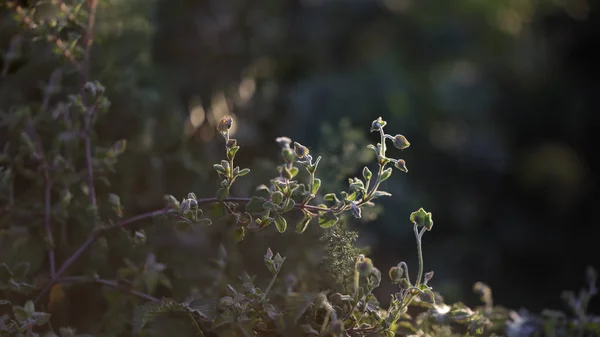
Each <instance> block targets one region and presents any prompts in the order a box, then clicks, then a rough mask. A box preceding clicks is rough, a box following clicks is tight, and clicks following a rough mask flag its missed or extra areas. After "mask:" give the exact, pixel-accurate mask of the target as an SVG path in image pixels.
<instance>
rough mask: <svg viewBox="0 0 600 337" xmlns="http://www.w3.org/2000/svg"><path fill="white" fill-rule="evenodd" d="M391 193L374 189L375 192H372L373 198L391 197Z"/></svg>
mask: <svg viewBox="0 0 600 337" xmlns="http://www.w3.org/2000/svg"><path fill="white" fill-rule="evenodd" d="M391 196H392V194H391V193H388V192H386V191H375V193H373V198H379V197H391Z"/></svg>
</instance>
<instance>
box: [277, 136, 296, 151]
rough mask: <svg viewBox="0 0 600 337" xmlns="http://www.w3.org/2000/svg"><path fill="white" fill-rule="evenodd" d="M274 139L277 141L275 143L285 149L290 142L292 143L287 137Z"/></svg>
mask: <svg viewBox="0 0 600 337" xmlns="http://www.w3.org/2000/svg"><path fill="white" fill-rule="evenodd" d="M275 141H276V142H277V144H279V145H280V146H281V147H282V148H284V149H286V148H288V149H289V147H290V144H291V143H292V140H291V139H289V138H288V137H277V138H275Z"/></svg>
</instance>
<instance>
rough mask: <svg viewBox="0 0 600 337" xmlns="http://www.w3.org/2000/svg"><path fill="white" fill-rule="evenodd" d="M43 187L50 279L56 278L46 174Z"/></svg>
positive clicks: (49, 189)
mask: <svg viewBox="0 0 600 337" xmlns="http://www.w3.org/2000/svg"><path fill="white" fill-rule="evenodd" d="M44 180H45V187H44V227H45V228H46V240H47V244H48V260H49V261H50V277H51V278H52V279H55V278H56V259H55V253H54V237H53V236H52V228H51V227H50V221H51V209H50V206H51V199H50V192H51V191H52V182H51V181H50V177H48V174H45V177H44Z"/></svg>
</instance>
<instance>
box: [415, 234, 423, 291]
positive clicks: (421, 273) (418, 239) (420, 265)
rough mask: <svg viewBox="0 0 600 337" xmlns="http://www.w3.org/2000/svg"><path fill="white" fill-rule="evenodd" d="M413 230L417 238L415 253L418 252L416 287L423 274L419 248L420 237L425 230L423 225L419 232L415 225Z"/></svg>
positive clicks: (421, 254) (421, 256)
mask: <svg viewBox="0 0 600 337" xmlns="http://www.w3.org/2000/svg"><path fill="white" fill-rule="evenodd" d="M413 229H414V231H415V237H416V239H417V253H418V254H419V275H418V276H417V282H416V283H415V285H416V286H417V287H418V286H419V285H420V284H421V277H422V276H423V250H422V249H421V238H422V237H423V233H424V232H425V227H423V230H421V232H419V229H418V227H417V225H414V227H413Z"/></svg>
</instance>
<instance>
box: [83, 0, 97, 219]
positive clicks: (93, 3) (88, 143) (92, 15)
mask: <svg viewBox="0 0 600 337" xmlns="http://www.w3.org/2000/svg"><path fill="white" fill-rule="evenodd" d="M98 2H99V0H87V3H88V10H89V19H88V25H87V29H86V34H85V40H84V43H85V52H84V56H83V65H82V67H81V81H82V84H81V90H82V94H81V96H82V97H85V91H84V87H85V84H86V83H87V82H88V78H89V72H90V59H91V56H92V55H91V54H92V53H91V47H92V43H93V41H94V24H95V22H96V9H97V7H98ZM95 112H96V108H95V104H94V105H92V106H91V107H89V108H88V111H87V112H86V115H85V120H84V143H85V161H86V166H87V180H88V189H89V195H90V203H91V204H92V207H93V209H94V212H95V211H96V207H97V203H96V190H95V187H94V168H93V165H92V140H91V134H90V133H91V128H92V119H93V117H94V114H95Z"/></svg>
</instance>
